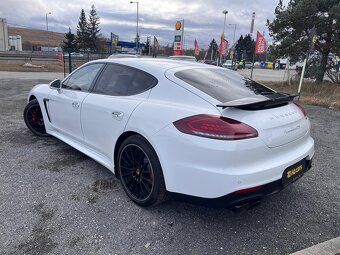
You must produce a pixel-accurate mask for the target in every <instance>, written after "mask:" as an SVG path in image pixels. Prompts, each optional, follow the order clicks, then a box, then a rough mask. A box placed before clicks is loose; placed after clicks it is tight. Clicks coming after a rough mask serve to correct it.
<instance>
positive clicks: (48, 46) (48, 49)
mask: <svg viewBox="0 0 340 255" xmlns="http://www.w3.org/2000/svg"><path fill="white" fill-rule="evenodd" d="M49 14H52V13H51V12H46V32H47V52H50V42H49V36H48V20H47V15H49Z"/></svg>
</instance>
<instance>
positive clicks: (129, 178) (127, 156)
mask: <svg viewBox="0 0 340 255" xmlns="http://www.w3.org/2000/svg"><path fill="white" fill-rule="evenodd" d="M117 163H118V171H119V176H120V180H121V183H122V186H123V188H124V190H125V192H126V194H127V195H128V196H129V197H130V198H131V199H132V200H133V201H134V202H135V203H137V204H138V205H141V206H150V205H154V204H158V203H161V202H163V201H164V200H165V198H166V190H165V183H164V177H163V173H162V169H161V165H160V162H159V160H158V157H157V155H156V152H155V151H154V149H153V148H152V146H151V145H150V143H149V142H148V141H147V140H145V139H144V138H143V137H141V136H138V135H134V136H130V137H128V138H127V139H126V140H125V141H124V142H123V143H122V145H121V147H120V149H119V152H118V159H117Z"/></svg>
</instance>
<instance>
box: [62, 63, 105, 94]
mask: <svg viewBox="0 0 340 255" xmlns="http://www.w3.org/2000/svg"><path fill="white" fill-rule="evenodd" d="M102 66H103V64H91V65H87V66H84V67H83V68H81V69H79V70H78V71H76V72H74V73H73V74H71V76H70V77H69V78H68V79H67V80H66V81H64V82H63V84H62V88H65V89H72V90H80V91H84V92H87V91H89V89H90V87H91V84H92V82H93V80H94V78H95V77H96V75H97V73H98V72H99V70H100V68H101V67H102Z"/></svg>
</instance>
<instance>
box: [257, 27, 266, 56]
mask: <svg viewBox="0 0 340 255" xmlns="http://www.w3.org/2000/svg"><path fill="white" fill-rule="evenodd" d="M264 53H266V39H265V38H264V36H263V35H262V34H261V33H260V32H259V31H257V36H256V45H255V54H256V55H258V54H264Z"/></svg>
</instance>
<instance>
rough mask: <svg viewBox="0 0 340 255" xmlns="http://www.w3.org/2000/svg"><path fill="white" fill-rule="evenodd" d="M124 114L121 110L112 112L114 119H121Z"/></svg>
mask: <svg viewBox="0 0 340 255" xmlns="http://www.w3.org/2000/svg"><path fill="white" fill-rule="evenodd" d="M123 116H124V113H122V112H112V117H113V118H115V119H119V120H121V119H122V118H123Z"/></svg>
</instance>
